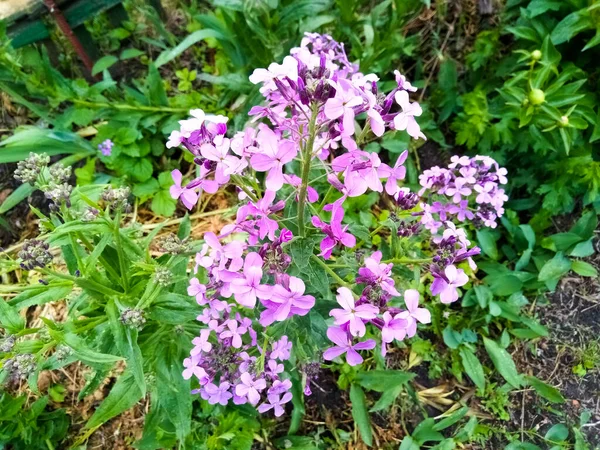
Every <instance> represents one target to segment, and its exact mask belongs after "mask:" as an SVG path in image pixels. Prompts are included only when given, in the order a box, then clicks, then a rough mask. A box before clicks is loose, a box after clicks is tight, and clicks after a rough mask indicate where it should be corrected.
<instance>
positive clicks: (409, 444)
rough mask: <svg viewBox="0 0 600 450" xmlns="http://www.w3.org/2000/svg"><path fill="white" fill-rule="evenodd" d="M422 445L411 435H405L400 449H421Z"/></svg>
mask: <svg viewBox="0 0 600 450" xmlns="http://www.w3.org/2000/svg"><path fill="white" fill-rule="evenodd" d="M420 448H421V447H419V445H418V444H417V443H416V442H415V441H414V439H413V438H412V437H410V436H405V437H404V439H402V442H401V443H400V448H399V449H398V450H419V449H420Z"/></svg>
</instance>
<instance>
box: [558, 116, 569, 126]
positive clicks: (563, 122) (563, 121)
mask: <svg viewBox="0 0 600 450" xmlns="http://www.w3.org/2000/svg"><path fill="white" fill-rule="evenodd" d="M558 126H559V127H561V128H566V127H568V126H569V118H568V117H567V116H562V117H561V118H560V120H559V121H558Z"/></svg>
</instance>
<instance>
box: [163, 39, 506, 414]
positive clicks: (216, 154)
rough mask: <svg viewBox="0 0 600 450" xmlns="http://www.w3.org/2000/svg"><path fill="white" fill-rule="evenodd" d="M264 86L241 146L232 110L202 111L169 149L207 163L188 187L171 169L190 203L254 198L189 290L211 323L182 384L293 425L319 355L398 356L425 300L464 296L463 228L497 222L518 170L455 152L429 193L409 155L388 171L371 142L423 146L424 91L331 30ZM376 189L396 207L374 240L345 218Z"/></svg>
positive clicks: (210, 248)
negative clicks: (412, 183) (351, 52)
mask: <svg viewBox="0 0 600 450" xmlns="http://www.w3.org/2000/svg"><path fill="white" fill-rule="evenodd" d="M250 81H251V82H253V83H255V84H258V85H260V92H261V93H262V95H263V96H264V97H265V103H264V104H263V105H257V106H254V107H253V108H252V109H251V110H250V115H251V116H252V121H251V122H252V123H251V125H250V126H248V127H247V128H246V129H245V130H243V131H241V132H238V133H236V134H234V135H233V136H231V137H227V136H226V134H227V118H226V117H223V116H210V115H207V114H205V113H204V111H202V110H199V109H198V110H193V111H191V115H192V117H191V118H190V119H188V120H182V121H180V129H179V130H176V131H174V132H173V133H172V134H171V136H170V137H169V141H168V143H167V146H169V147H173V146H182V147H184V148H185V149H186V150H188V151H189V152H191V154H192V155H193V158H194V163H195V164H196V166H197V168H196V173H197V174H198V176H197V177H196V178H194V179H192V180H190V181H189V182H187V183H185V184H184V183H183V175H182V173H181V172H180V171H179V170H174V171H173V173H172V177H173V181H174V186H173V187H172V188H171V194H172V196H173V197H174V198H179V199H181V201H182V202H183V203H184V205H185V206H186V207H187V208H189V209H192V208H193V207H194V205H195V204H196V203H197V201H198V199H199V197H200V196H201V195H202V193H203V192H207V193H215V192H216V191H217V190H218V189H219V188H223V187H226V186H228V185H234V186H235V187H236V189H237V190H238V198H239V200H240V206H239V208H238V210H237V215H236V220H235V222H234V223H232V224H230V225H227V226H225V227H224V228H223V229H222V230H221V232H220V233H219V234H218V235H216V234H214V233H206V234H205V236H204V245H203V247H202V249H201V251H200V252H199V253H197V255H196V258H195V267H194V274H195V276H194V277H193V278H192V279H191V281H190V284H189V288H188V294H189V295H190V296H193V297H195V299H196V302H197V304H198V305H199V306H201V307H202V308H201V309H200V310H199V315H198V317H197V319H198V321H200V322H201V323H202V324H203V325H204V326H203V327H202V329H201V331H200V334H199V336H198V337H196V338H195V339H194V340H193V341H192V344H193V348H192V350H191V352H190V355H189V357H188V358H186V359H185V361H184V362H183V365H184V367H185V370H184V371H183V377H184V378H185V379H192V378H193V379H194V380H195V383H196V384H197V389H195V390H194V391H193V392H195V393H198V394H200V395H201V396H202V398H204V399H206V400H208V402H209V403H212V404H215V403H220V404H222V405H226V404H228V403H229V402H233V403H235V404H244V403H249V404H251V405H254V406H257V408H258V410H259V411H260V412H266V411H270V410H273V411H274V413H275V415H276V416H280V415H282V414H283V413H284V406H285V404H286V403H288V402H290V401H292V400H294V404H300V403H297V402H299V401H300V400H299V399H298V398H297V396H299V395H300V396H301V393H302V392H304V394H306V395H309V394H310V393H311V376H314V373H315V370H314V368H315V364H319V363H320V362H321V355H320V352H319V351H318V350H319V349H320V348H323V347H328V348H327V349H326V350H325V351H324V352H323V354H322V358H323V359H324V360H326V361H332V362H334V363H335V362H342V361H343V359H342V357H344V358H345V361H346V362H347V363H348V364H349V365H351V366H355V365H359V364H361V363H363V362H364V360H365V357H368V356H369V355H370V353H369V351H370V350H374V349H376V348H378V349H379V350H378V351H379V353H380V354H381V355H383V356H385V355H386V354H387V353H388V351H389V348H390V346H393V345H394V344H393V343H394V342H398V341H402V340H404V339H407V338H411V337H413V336H414V335H415V334H416V333H417V326H418V324H419V323H420V324H427V323H430V322H431V313H430V311H429V309H428V308H426V307H423V306H419V304H420V303H421V300H422V298H423V297H424V296H425V295H428V296H429V297H430V298H431V301H437V300H436V297H439V301H441V302H442V303H452V302H455V301H456V300H458V298H459V288H460V287H462V286H464V285H466V284H467V283H468V282H469V275H468V273H470V272H469V271H471V272H472V271H473V270H474V269H475V268H476V266H475V263H474V262H473V259H472V257H473V256H475V255H477V254H478V253H479V249H478V248H477V247H473V246H472V245H471V242H470V241H469V239H468V235H467V231H466V230H465V229H464V228H459V227H457V225H458V224H460V223H466V224H471V225H472V226H475V227H481V226H489V227H494V226H495V224H496V222H495V220H496V218H497V217H499V216H501V215H502V214H503V209H502V205H503V203H504V201H505V200H506V199H507V197H506V195H505V194H504V191H503V189H502V188H501V187H500V185H502V184H504V183H506V170H505V169H503V168H501V167H499V166H498V164H497V163H496V162H495V161H494V160H493V159H491V158H489V157H480V156H478V157H475V158H468V157H460V158H459V157H453V158H452V163H451V164H450V165H449V166H448V168H439V167H434V168H432V169H430V170H426V171H425V172H424V173H423V174H422V175H421V177H420V183H421V189H420V190H419V191H418V192H414V191H411V190H410V189H409V187H407V186H404V185H403V184H402V183H404V179H405V176H406V168H405V167H404V163H405V161H406V159H407V158H408V151H405V152H404V153H402V154H401V155H400V156H399V157H398V159H397V160H396V161H395V162H389V163H387V162H384V161H382V160H381V158H380V157H379V155H378V154H376V153H372V152H368V151H365V150H364V148H365V145H366V144H367V143H368V142H370V141H372V140H374V139H378V138H380V137H381V136H383V135H384V134H385V133H388V132H406V133H408V134H409V135H410V136H411V137H412V138H414V139H425V136H424V135H423V133H422V132H421V130H420V127H419V124H418V122H417V120H416V117H419V116H420V115H421V113H422V111H421V107H420V106H419V104H418V103H416V102H411V100H410V93H411V92H414V91H416V88H415V87H414V86H412V85H411V84H410V83H409V82H408V81H407V80H406V78H405V77H404V76H402V75H401V74H400V73H399V72H397V71H396V72H395V87H394V88H393V89H392V90H391V91H390V92H388V93H383V92H381V91H380V88H379V86H378V81H379V78H378V77H377V76H376V75H374V74H366V75H365V74H362V73H360V72H359V71H358V67H357V66H356V65H354V64H352V63H350V62H349V61H348V58H347V57H346V54H345V51H344V46H343V44H340V43H337V42H335V41H334V40H333V39H332V38H331V37H330V36H327V35H318V34H307V35H306V36H305V38H304V39H303V40H302V43H301V45H300V47H298V48H294V49H292V51H291V54H290V56H286V57H285V58H284V60H283V62H282V64H277V63H273V64H271V65H270V66H269V67H268V68H267V69H257V70H255V71H254V73H253V74H252V75H251V77H250ZM257 123H258V124H257ZM370 191H373V192H377V193H380V194H381V197H380V201H381V202H382V203H385V204H386V206H387V207H388V208H389V209H390V210H391V213H390V214H389V216H388V217H387V218H386V217H384V216H383V215H382V216H381V218H380V224H379V226H378V227H377V228H376V229H375V230H372V231H371V230H369V229H366V228H365V227H362V226H359V225H357V224H352V223H346V222H345V221H344V218H345V217H346V214H347V213H348V211H349V210H351V209H352V205H353V202H354V201H355V200H359V199H360V198H361V197H362V196H364V195H366V194H367V193H368V192H370ZM374 237H378V238H379V240H380V242H381V245H380V249H379V250H374V249H373V246H372V245H371V244H372V238H374ZM334 296H335V302H336V303H337V305H336V304H335V303H334V302H333V297H334ZM292 392H293V394H292Z"/></svg>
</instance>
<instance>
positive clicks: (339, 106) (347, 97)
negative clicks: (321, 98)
mask: <svg viewBox="0 0 600 450" xmlns="http://www.w3.org/2000/svg"><path fill="white" fill-rule="evenodd" d="M331 84H332V86H334V87H335V97H333V98H330V99H329V100H327V102H325V108H324V110H323V111H324V113H325V117H327V118H328V119H331V120H335V119H338V118H340V117H342V123H343V127H344V131H343V133H342V135H346V136H351V135H353V134H354V109H353V107H355V106H359V105H362V103H363V99H362V97H360V96H357V95H356V90H355V89H354V87H353V86H352V84H350V82H349V81H348V80H343V79H342V80H339V81H338V83H337V84H336V83H334V82H331Z"/></svg>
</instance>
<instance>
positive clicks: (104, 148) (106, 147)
mask: <svg viewBox="0 0 600 450" xmlns="http://www.w3.org/2000/svg"><path fill="white" fill-rule="evenodd" d="M114 145H115V144H114V142H113V141H111V140H110V139H106V140H105V141H103V142H102V143H100V144H98V150H100V152H101V153H102V155H104V156H110V155H111V153H112V148H113V147H114Z"/></svg>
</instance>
